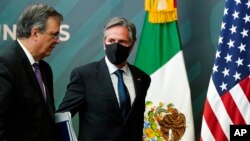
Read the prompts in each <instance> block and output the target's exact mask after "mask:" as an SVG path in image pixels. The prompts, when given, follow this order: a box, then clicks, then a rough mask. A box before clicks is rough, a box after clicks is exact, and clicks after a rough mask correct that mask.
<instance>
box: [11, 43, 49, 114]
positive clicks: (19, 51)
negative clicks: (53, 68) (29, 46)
mask: <svg viewBox="0 0 250 141" xmlns="http://www.w3.org/2000/svg"><path fill="white" fill-rule="evenodd" d="M14 48H15V50H16V52H17V56H18V57H19V58H20V61H21V63H22V65H23V68H24V69H25V72H26V76H27V77H28V79H30V80H31V82H32V85H33V86H34V88H35V89H36V91H37V92H38V94H39V98H40V99H41V100H42V102H43V103H44V106H45V107H47V104H46V102H45V100H44V98H43V94H42V90H41V88H40V86H39V83H38V81H37V78H36V75H35V73H34V70H33V68H32V66H31V64H30V61H29V59H28V57H27V56H26V54H25V53H24V51H23V50H22V48H21V46H20V45H19V44H18V42H17V41H16V42H15V45H14ZM44 82H45V85H46V81H44ZM46 91H47V90H46ZM46 109H48V108H46ZM49 113H51V109H49Z"/></svg>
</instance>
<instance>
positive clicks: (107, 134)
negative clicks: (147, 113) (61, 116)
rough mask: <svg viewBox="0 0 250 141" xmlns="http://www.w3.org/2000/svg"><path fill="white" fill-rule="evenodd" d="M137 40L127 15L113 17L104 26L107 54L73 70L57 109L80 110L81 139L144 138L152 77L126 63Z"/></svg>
mask: <svg viewBox="0 0 250 141" xmlns="http://www.w3.org/2000/svg"><path fill="white" fill-rule="evenodd" d="M135 41H136V28H135V25H134V24H133V23H131V22H129V21H128V20H126V19H125V18H118V17H117V18H113V19H111V20H110V21H109V22H108V23H107V24H106V26H105V28H104V41H103V45H104V50H105V52H106V56H105V57H104V58H103V59H101V60H100V61H98V62H93V63H90V64H87V65H84V66H80V67H78V68H76V69H74V70H73V71H72V73H71V78H70V83H69V84H68V87H67V92H66V94H65V97H64V99H63V101H62V103H61V104H60V107H59V110H58V112H61V111H70V112H71V113H72V115H75V114H76V113H77V112H78V113H79V124H80V125H79V136H78V139H79V141H140V140H142V135H143V134H142V132H143V123H144V110H145V97H146V93H147V89H148V87H149V85H150V81H151V80H150V77H149V76H148V75H147V74H146V73H144V72H143V71H141V70H140V69H138V68H137V67H135V66H133V65H131V64H129V63H127V58H128V56H129V53H130V52H131V50H132V48H133V45H134V43H135ZM117 70H118V71H119V70H121V71H120V72H121V74H122V78H123V83H125V85H126V86H124V85H123V86H122V87H123V90H120V89H121V87H120V84H122V83H121V82H122V81H119V80H121V79H119V78H118V74H116V72H117ZM117 85H119V86H117ZM120 93H126V94H125V95H121V94H120ZM122 97H123V98H122ZM125 97H126V98H125Z"/></svg>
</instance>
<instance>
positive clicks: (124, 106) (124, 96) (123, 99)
mask: <svg viewBox="0 0 250 141" xmlns="http://www.w3.org/2000/svg"><path fill="white" fill-rule="evenodd" d="M114 73H115V75H116V76H117V77H118V95H119V101H120V108H121V111H122V116H123V118H124V119H125V118H126V116H127V114H128V112H129V110H130V107H131V102H130V97H129V93H128V90H127V88H126V86H125V84H124V82H123V77H122V73H123V70H117V71H115V72H114Z"/></svg>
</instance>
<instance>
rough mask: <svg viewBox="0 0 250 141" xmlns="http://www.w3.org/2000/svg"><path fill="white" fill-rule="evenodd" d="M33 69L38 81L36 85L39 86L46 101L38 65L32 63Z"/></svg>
mask: <svg viewBox="0 0 250 141" xmlns="http://www.w3.org/2000/svg"><path fill="white" fill-rule="evenodd" d="M33 67H34V70H35V74H36V78H37V81H38V83H39V85H40V88H41V91H42V93H43V97H44V99H45V100H46V94H45V90H44V85H43V79H42V75H41V71H40V67H39V64H38V63H34V64H33Z"/></svg>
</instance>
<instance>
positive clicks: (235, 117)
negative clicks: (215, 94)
mask: <svg viewBox="0 0 250 141" xmlns="http://www.w3.org/2000/svg"><path fill="white" fill-rule="evenodd" d="M237 95H238V94H237ZM221 99H222V102H223V104H224V106H225V109H226V111H227V113H228V115H229V117H230V118H231V120H232V122H233V124H245V120H244V118H243V117H242V115H241V113H240V111H239V109H238V106H237V105H236V103H235V102H234V99H233V97H232V95H231V93H229V92H227V93H225V94H224V95H223V96H222V97H221Z"/></svg>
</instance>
